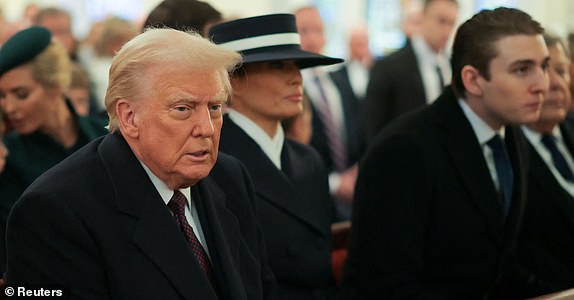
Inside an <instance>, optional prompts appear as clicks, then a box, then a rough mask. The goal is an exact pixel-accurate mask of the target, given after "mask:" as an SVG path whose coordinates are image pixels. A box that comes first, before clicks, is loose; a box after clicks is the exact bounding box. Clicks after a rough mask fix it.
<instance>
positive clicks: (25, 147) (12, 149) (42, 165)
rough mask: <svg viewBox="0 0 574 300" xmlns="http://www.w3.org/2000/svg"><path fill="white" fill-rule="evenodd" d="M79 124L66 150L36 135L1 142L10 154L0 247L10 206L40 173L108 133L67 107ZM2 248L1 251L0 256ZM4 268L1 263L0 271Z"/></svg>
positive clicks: (2, 192) (0, 207) (2, 191)
mask: <svg viewBox="0 0 574 300" xmlns="http://www.w3.org/2000/svg"><path fill="white" fill-rule="evenodd" d="M68 107H69V108H70V111H71V112H72V114H73V115H74V117H75V118H76V121H77V124H78V131H79V135H78V141H77V142H76V144H75V145H74V146H72V147H71V148H65V147H64V146H62V145H61V144H60V143H58V142H57V141H55V140H54V139H52V138H51V137H49V136H47V135H44V134H42V133H39V132H35V133H32V134H30V135H20V134H18V133H16V132H11V133H9V134H8V135H6V137H5V138H4V144H5V145H6V147H7V148H8V151H9V154H8V157H7V158H6V167H5V169H4V171H3V172H2V173H0V245H2V246H3V245H4V243H3V241H4V233H5V232H6V220H7V218H8V214H9V213H10V209H11V208H12V205H13V204H14V202H16V200H18V198H19V197H20V195H21V194H22V193H23V192H24V190H25V189H26V188H27V187H28V186H29V185H30V184H31V183H32V182H33V181H34V180H35V179H36V178H37V177H38V176H40V175H41V174H42V173H44V172H45V171H46V170H48V169H49V168H51V167H53V166H54V165H56V164H57V163H59V162H60V161H62V160H63V159H64V158H66V157H68V156H69V155H70V154H72V153H73V152H75V151H76V150H78V149H80V148H82V147H83V146H84V145H86V144H87V143H88V142H89V141H91V140H93V139H95V138H97V137H99V136H102V135H104V134H106V133H107V129H106V128H105V125H106V124H105V123H104V122H103V121H101V120H96V119H92V118H89V117H80V116H78V115H77V114H76V112H75V111H74V109H73V108H71V106H70V105H69V104H68ZM3 248H4V247H1V249H0V250H1V251H2V252H3V250H4V249H3ZM4 268H5V266H4V265H3V264H1V263H0V269H1V270H0V271H4Z"/></svg>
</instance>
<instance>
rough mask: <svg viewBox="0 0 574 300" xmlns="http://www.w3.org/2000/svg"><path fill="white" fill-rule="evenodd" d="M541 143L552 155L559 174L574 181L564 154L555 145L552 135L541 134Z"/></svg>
mask: <svg viewBox="0 0 574 300" xmlns="http://www.w3.org/2000/svg"><path fill="white" fill-rule="evenodd" d="M541 141H542V144H544V146H546V148H547V149H548V151H550V154H551V155H552V162H553V163H554V167H556V169H557V170H558V172H560V175H562V177H563V178H564V179H566V180H568V181H574V174H572V170H571V169H570V167H569V166H568V163H567V162H566V159H565V158H564V155H562V152H560V150H558V147H557V146H556V141H555V140H554V136H552V135H549V134H545V135H543V136H542V139H541Z"/></svg>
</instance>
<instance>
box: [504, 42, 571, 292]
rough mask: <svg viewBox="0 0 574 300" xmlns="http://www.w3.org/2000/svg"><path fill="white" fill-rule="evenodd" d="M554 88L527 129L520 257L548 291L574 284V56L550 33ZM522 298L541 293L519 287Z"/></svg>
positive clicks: (521, 261)
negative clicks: (571, 116) (573, 109)
mask: <svg viewBox="0 0 574 300" xmlns="http://www.w3.org/2000/svg"><path fill="white" fill-rule="evenodd" d="M545 40H546V45H547V47H548V51H549V53H550V67H549V71H548V73H549V75H550V76H549V77H550V89H549V91H548V93H547V94H546V97H545V99H544V104H543V105H542V110H541V112H540V119H539V120H537V121H536V122H534V123H529V124H527V125H525V126H523V127H522V129H523V131H524V134H525V135H526V137H527V138H528V141H529V149H530V158H531V162H530V170H529V181H528V201H527V205H526V212H525V217H524V222H523V226H522V230H521V234H520V237H519V243H518V251H517V252H518V257H519V258H520V263H521V265H522V267H524V268H525V269H526V272H528V273H529V274H531V275H532V276H533V278H536V279H537V280H539V281H542V282H545V283H546V288H545V289H544V290H543V291H542V293H544V294H549V293H551V292H555V291H559V290H565V289H568V288H572V287H574V199H573V197H574V175H573V174H572V172H573V169H574V168H573V167H574V124H572V122H571V121H569V120H565V118H566V116H567V114H568V112H569V110H570V103H571V101H572V97H571V95H570V88H569V85H570V74H569V72H568V67H569V65H570V57H569V55H568V54H567V50H566V48H565V47H564V44H563V43H562V41H561V40H560V39H559V38H557V37H554V36H550V35H547V36H545ZM516 292H517V294H515V296H516V297H521V298H526V297H534V296H538V295H540V294H541V293H540V292H537V291H529V290H524V289H517V291H516Z"/></svg>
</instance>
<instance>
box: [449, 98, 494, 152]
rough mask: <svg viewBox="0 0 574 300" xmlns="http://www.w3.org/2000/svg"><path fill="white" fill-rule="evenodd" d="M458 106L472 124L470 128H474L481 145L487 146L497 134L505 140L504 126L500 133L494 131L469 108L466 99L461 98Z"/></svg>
mask: <svg viewBox="0 0 574 300" xmlns="http://www.w3.org/2000/svg"><path fill="white" fill-rule="evenodd" d="M458 104H459V105H460V108H462V112H463V113H464V115H465V116H466V118H467V119H468V121H469V122H470V126H472V130H473V131H474V134H475V135H476V138H477V139H478V142H479V143H480V145H484V144H486V142H488V141H489V140H490V139H491V138H492V137H493V136H494V135H495V134H498V135H500V137H501V138H502V139H503V140H504V134H505V127H504V126H503V127H502V128H500V130H498V131H494V130H493V129H492V128H490V126H488V124H486V122H484V121H483V120H482V119H481V118H480V117H479V116H478V115H477V114H476V113H475V112H474V111H473V110H472V109H471V108H470V106H468V104H467V103H466V101H464V99H462V98H459V99H458Z"/></svg>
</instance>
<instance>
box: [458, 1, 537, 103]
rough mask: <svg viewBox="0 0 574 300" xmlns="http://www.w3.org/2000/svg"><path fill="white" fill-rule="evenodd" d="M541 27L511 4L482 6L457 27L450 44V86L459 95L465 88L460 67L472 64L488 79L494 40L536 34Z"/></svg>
mask: <svg viewBox="0 0 574 300" xmlns="http://www.w3.org/2000/svg"><path fill="white" fill-rule="evenodd" d="M543 32H544V29H543V28H542V26H541V25H540V23H538V22H537V21H535V20H533V19H532V17H531V16H530V15H528V14H527V13H525V12H523V11H520V10H518V9H514V8H507V7H499V8H497V9H494V10H483V11H481V12H479V13H478V14H476V15H474V16H473V17H472V18H470V19H469V20H467V21H466V22H464V23H463V24H462V25H461V26H460V27H459V28H458V30H457V33H456V36H455V39H454V44H453V46H452V58H451V65H452V86H453V88H454V90H455V93H456V94H457V96H458V97H463V96H464V92H465V88H464V85H463V83H462V78H461V73H462V72H461V71H462V68H463V67H464V66H466V65H472V66H474V67H475V68H476V69H477V70H478V71H479V72H480V74H481V75H482V76H484V78H485V79H486V80H489V79H490V73H489V68H488V65H489V63H490V61H491V60H492V59H493V58H494V57H496V56H497V54H498V49H496V47H495V46H494V45H495V42H497V41H498V40H500V39H501V38H503V37H506V36H509V35H518V34H524V35H537V34H542V33H543Z"/></svg>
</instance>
